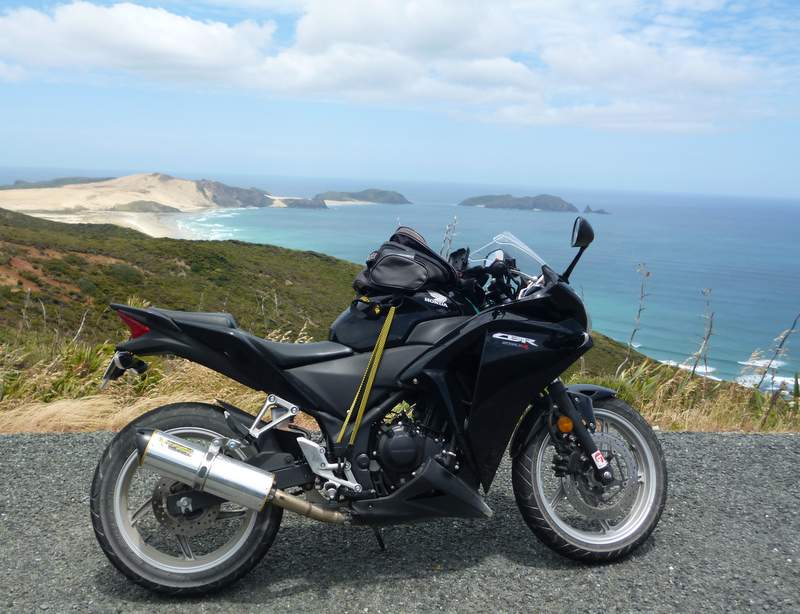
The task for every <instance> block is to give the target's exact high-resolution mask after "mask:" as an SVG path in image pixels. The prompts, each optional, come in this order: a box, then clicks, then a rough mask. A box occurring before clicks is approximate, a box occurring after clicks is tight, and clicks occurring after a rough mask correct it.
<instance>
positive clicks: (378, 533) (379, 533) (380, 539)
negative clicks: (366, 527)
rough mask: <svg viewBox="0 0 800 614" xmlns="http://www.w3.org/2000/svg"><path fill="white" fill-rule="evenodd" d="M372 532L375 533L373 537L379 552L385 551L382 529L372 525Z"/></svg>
mask: <svg viewBox="0 0 800 614" xmlns="http://www.w3.org/2000/svg"><path fill="white" fill-rule="evenodd" d="M372 532H373V533H375V539H377V540H378V547H379V548H380V549H381V552H386V543H385V542H384V541H383V530H382V529H380V528H379V527H372Z"/></svg>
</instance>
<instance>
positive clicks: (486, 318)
mask: <svg viewBox="0 0 800 614" xmlns="http://www.w3.org/2000/svg"><path fill="white" fill-rule="evenodd" d="M562 300H563V299H562ZM578 305H580V302H579V301H578ZM566 308H567V313H568V314H572V315H573V316H574V317H581V316H582V317H583V318H585V311H583V309H582V307H581V309H580V312H578V311H577V310H576V309H575V305H572V304H571V303H568V304H567V305H566ZM542 314H544V316H545V317H544V318H542ZM558 315H559V311H557V310H556V303H555V302H554V301H553V299H552V297H551V296H550V295H549V293H543V294H541V295H539V296H537V295H533V296H531V297H529V298H526V299H523V300H520V301H516V302H514V303H510V304H508V305H504V306H502V307H497V308H495V309H492V310H489V311H485V312H483V313H481V314H479V315H477V316H475V317H473V318H471V319H470V320H469V321H468V322H467V323H466V324H464V325H463V326H462V327H461V328H460V329H459V331H458V334H457V335H455V336H453V337H451V338H446V339H445V340H444V341H443V342H442V343H440V344H439V345H437V346H435V347H433V348H431V350H430V351H429V352H427V353H425V354H423V355H422V356H421V357H420V359H419V360H417V361H415V362H414V363H413V364H411V365H410V366H409V367H408V368H407V369H406V370H405V371H404V372H403V373H401V374H400V379H401V380H403V381H408V380H410V379H412V378H415V377H416V378H424V379H425V380H427V381H429V382H431V387H432V388H433V389H434V390H437V392H438V394H439V397H440V400H441V402H442V404H443V407H446V406H447V405H449V406H450V409H449V410H448V411H449V412H451V413H452V414H453V416H452V419H453V422H454V426H455V428H456V429H457V431H459V430H460V431H461V437H462V441H461V444H462V446H464V447H466V448H467V449H469V450H471V452H472V459H471V460H472V462H473V463H474V465H475V467H474V468H475V469H476V473H477V476H478V479H479V481H480V483H481V484H482V485H483V487H484V489H485V490H488V489H489V487H490V486H491V483H492V480H493V479H494V475H495V473H496V471H497V467H498V465H499V463H500V460H501V458H502V455H503V452H504V450H505V448H506V446H507V445H508V441H509V439H510V438H511V435H512V433H513V431H514V427H515V426H516V425H517V423H518V421H519V419H520V417H521V416H522V414H523V413H524V412H525V410H526V408H527V407H528V406H529V405H531V404H532V403H533V401H534V400H535V399H536V397H537V396H538V395H539V394H540V393H541V392H542V390H544V388H545V387H546V386H547V385H548V384H549V383H550V382H552V381H553V380H555V379H556V378H557V377H558V376H559V375H560V374H561V373H562V372H563V371H565V370H566V369H567V368H568V367H569V366H570V365H571V364H572V363H573V362H575V361H576V360H577V359H578V357H579V356H581V355H582V354H584V353H585V352H587V351H588V350H589V349H590V348H591V347H592V341H591V337H590V336H589V335H588V334H587V333H586V329H585V327H584V325H583V324H582V322H579V321H578V320H576V319H574V317H568V318H566V319H562V320H560V321H558V322H557V323H553V322H549V321H546V320H547V318H548V317H553V316H556V317H558ZM560 315H561V317H563V316H564V315H565V314H564V311H563V305H562V310H561V311H560ZM497 335H499V336H497ZM514 338H517V339H521V340H525V341H518V340H514ZM443 387H444V388H445V390H442V388H443ZM448 396H449V399H445V397H448Z"/></svg>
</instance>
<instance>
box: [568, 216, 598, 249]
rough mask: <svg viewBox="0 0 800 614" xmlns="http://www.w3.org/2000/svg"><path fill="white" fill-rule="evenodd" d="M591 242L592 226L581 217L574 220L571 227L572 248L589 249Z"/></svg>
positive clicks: (592, 235) (592, 237)
mask: <svg viewBox="0 0 800 614" xmlns="http://www.w3.org/2000/svg"><path fill="white" fill-rule="evenodd" d="M592 241H594V230H593V229H592V225H591V224H590V223H589V222H587V221H586V220H585V219H583V218H582V217H577V218H575V225H574V226H573V227H572V247H589V244H590V243H591V242H592Z"/></svg>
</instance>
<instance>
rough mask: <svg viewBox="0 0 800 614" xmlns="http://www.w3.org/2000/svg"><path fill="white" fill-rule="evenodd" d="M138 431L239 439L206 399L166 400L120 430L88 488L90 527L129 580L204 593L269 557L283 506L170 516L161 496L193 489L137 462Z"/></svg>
mask: <svg viewBox="0 0 800 614" xmlns="http://www.w3.org/2000/svg"><path fill="white" fill-rule="evenodd" d="M140 428H151V429H160V430H162V431H166V432H171V433H173V434H175V435H178V436H180V437H189V438H193V439H195V440H201V441H202V440H211V439H213V438H214V437H218V436H223V437H231V438H235V437H236V434H235V433H233V432H232V431H231V429H230V428H229V427H228V425H227V423H226V422H225V419H224V417H223V415H222V413H221V412H220V411H219V410H218V409H216V408H214V407H213V406H210V405H206V404H204V403H177V404H173V405H165V406H163V407H159V408H157V409H154V410H153V411H151V412H149V413H147V414H145V415H144V416H142V417H140V418H138V419H137V420H135V421H134V422H132V423H130V424H129V425H128V426H126V427H125V428H124V429H123V430H122V431H120V432H119V433H118V434H117V435H116V436H115V437H114V439H113V440H112V441H111V443H110V444H109V445H108V447H107V448H106V450H105V452H104V453H103V456H102V457H101V459H100V462H99V463H98V465H97V469H96V471H95V474H94V480H93V481H92V488H91V517H92V525H93V526H94V532H95V535H96V537H97V541H98V543H99V544H100V547H101V548H102V549H103V552H104V553H105V554H106V556H107V557H108V559H109V560H110V561H111V562H112V563H113V564H114V566H115V567H116V568H117V569H119V570H120V571H121V572H122V573H123V574H125V576H127V577H128V578H129V579H131V580H133V581H134V582H136V583H137V584H140V585H142V586H144V587H146V588H149V589H151V590H155V591H159V592H163V593H169V594H174V595H177V594H181V595H188V594H196V593H207V592H210V591H214V590H218V589H220V588H222V587H223V586H226V585H228V584H231V583H232V582H235V581H236V580H238V579H239V578H241V577H242V576H243V575H244V574H246V573H247V572H248V571H250V569H252V568H253V567H254V566H255V565H256V564H257V563H258V562H259V561H260V560H261V558H262V557H263V556H264V555H265V554H266V552H267V550H268V549H269V547H270V546H271V545H272V542H273V540H274V539H275V535H276V533H277V532H278V527H279V525H280V521H281V518H282V515H283V510H282V509H281V508H279V507H276V506H273V505H267V506H266V507H265V508H264V509H263V510H262V511H261V512H255V511H252V510H246V509H244V508H239V509H232V508H236V506H235V505H234V504H231V503H230V502H225V503H223V504H221V505H217V506H211V507H209V508H207V509H205V510H202V511H199V512H198V513H197V515H195V516H188V517H184V516H172V515H170V514H169V513H168V511H167V510H165V508H164V506H163V504H160V503H159V501H163V498H162V497H163V495H164V494H165V493H174V492H176V491H179V490H181V489H185V488H188V487H185V486H183V485H181V484H179V483H173V482H171V481H170V480H164V479H163V478H161V477H160V476H158V475H157V474H155V473H154V472H152V470H149V469H147V468H142V467H139V466H138V458H137V453H136V442H135V435H136V431H137V430H138V429H140ZM148 497H149V498H148ZM145 532H146V533H145Z"/></svg>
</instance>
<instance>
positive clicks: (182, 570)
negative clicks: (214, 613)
mask: <svg viewBox="0 0 800 614" xmlns="http://www.w3.org/2000/svg"><path fill="white" fill-rule="evenodd" d="M165 432H167V433H170V434H172V435H176V436H178V437H187V438H192V439H195V440H207V441H211V440H212V439H214V438H217V437H222V435H221V434H219V433H216V432H214V431H212V430H209V429H203V428H196V427H181V428H175V429H168V430H166V431H165ZM238 456H239V457H240V458H244V455H243V454H241V452H238ZM141 471H142V469H141V468H140V467H139V462H138V454H137V452H136V451H135V450H134V451H133V452H132V453H131V454H130V456H129V457H128V458H127V459H126V460H125V462H124V463H123V466H122V469H121V470H120V472H119V475H118V477H117V480H116V483H115V485H114V499H113V501H114V519H115V521H116V524H117V527H118V529H119V532H120V535H121V536H122V539H123V541H124V542H125V544H126V545H127V547H128V548H129V549H130V550H131V551H132V552H133V553H134V554H135V555H136V556H137V557H138V558H139V559H141V560H142V561H144V562H145V563H147V564H148V565H150V566H152V567H154V568H156V569H158V570H160V571H162V572H168V573H176V574H195V573H201V572H206V571H208V570H210V569H213V568H215V567H218V566H219V565H220V564H222V563H224V562H225V561H227V560H229V559H230V558H231V557H233V556H235V554H236V553H237V552H238V551H239V550H240V549H241V548H242V546H243V545H244V544H245V543H246V541H247V540H248V538H249V537H250V535H251V534H252V532H253V529H254V527H255V524H256V520H257V516H258V514H257V513H256V512H255V511H253V510H243V513H241V514H240V513H239V512H238V511H237V512H236V516H234V517H233V520H231V522H238V526H236V527H235V528H234V529H233V530H232V531H230V533H231V535H230V537H229V538H227V539H226V540H225V541H224V543H223V544H222V545H221V546H220V547H218V548H214V549H212V550H210V551H209V552H203V550H206V548H202V549H201V550H198V551H197V552H195V548H196V546H197V540H200V539H201V537H205V536H195V537H184V538H183V539H180V538H178V537H177V536H175V537H174V540H173V541H174V542H175V543H174V547H173V548H171V550H172V551H173V552H174V553H175V554H170V553H169V552H165V551H163V550H161V549H159V548H157V547H155V546H153V545H151V544H150V543H148V542H149V541H152V539H150V537H152V536H145V535H142V533H141V532H140V531H139V529H138V528H137V526H136V525H141V523H142V522H143V520H142V518H145V517H147V516H148V515H149V516H150V517H151V518H153V519H154V520H155V517H154V514H153V511H152V510H151V509H148V507H149V506H151V505H152V502H151V501H148V500H147V499H146V498H144V497H141V496H140V497H139V498H138V499H137V500H135V501H134V500H133V497H131V496H130V489H131V486H132V484H133V482H134V480H135V479H136V478H137V473H138V472H141ZM150 475H151V476H154V477H155V476H157V475H158V474H156V473H154V472H152V471H150ZM139 477H142V476H141V475H140V476H139ZM223 505H226V504H223ZM228 505H230V504H228ZM220 522H221V521H218V522H217V523H216V524H220ZM225 522H227V521H225ZM221 528H224V527H221ZM215 529H216V525H215V526H214V527H211V528H210V529H209V531H215ZM164 530H165V531H167V529H166V528H165V529H164ZM167 532H168V531H167ZM209 537H213V536H209ZM187 543H188V546H187V545H186V544H187ZM193 543H195V546H194V547H193V545H192V544H193Z"/></svg>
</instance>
